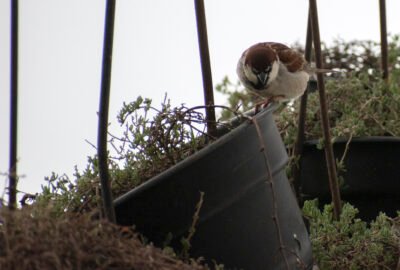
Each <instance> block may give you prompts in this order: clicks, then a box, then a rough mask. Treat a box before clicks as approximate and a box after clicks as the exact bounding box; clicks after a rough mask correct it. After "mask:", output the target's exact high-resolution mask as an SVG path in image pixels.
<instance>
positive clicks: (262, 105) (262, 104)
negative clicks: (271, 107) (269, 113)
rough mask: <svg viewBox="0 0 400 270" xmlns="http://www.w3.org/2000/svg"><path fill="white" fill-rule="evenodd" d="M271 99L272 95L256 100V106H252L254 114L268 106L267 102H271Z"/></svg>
mask: <svg viewBox="0 0 400 270" xmlns="http://www.w3.org/2000/svg"><path fill="white" fill-rule="evenodd" d="M272 99H273V97H267V98H266V99H264V100H263V101H260V102H257V103H256V106H255V108H254V114H257V113H259V112H260V111H261V110H262V109H264V108H266V107H267V106H268V104H269V103H270V102H271V100H272Z"/></svg>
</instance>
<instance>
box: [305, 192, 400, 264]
mask: <svg viewBox="0 0 400 270" xmlns="http://www.w3.org/2000/svg"><path fill="white" fill-rule="evenodd" d="M303 213H304V215H305V217H306V218H307V219H308V220H309V222H310V237H311V242H312V247H313V254H314V258H315V259H316V263H317V264H318V266H319V267H320V269H327V270H328V269H354V270H356V269H366V270H368V269H395V268H396V265H397V262H398V260H399V246H398V245H399V243H400V234H399V229H400V216H398V217H397V218H395V219H392V218H389V217H387V216H386V215H385V214H383V213H381V214H380V215H379V216H378V217H377V218H376V220H375V221H372V222H371V224H369V225H368V224H367V223H366V222H364V221H361V220H360V219H358V218H356V215H357V213H358V210H357V209H356V208H354V207H353V206H351V205H350V204H348V203H346V204H344V205H343V209H342V213H341V215H340V219H339V220H338V221H336V220H334V219H333V207H332V206H331V205H325V207H324V209H323V211H321V210H320V209H319V208H318V201H317V200H313V201H306V202H305V203H304V207H303Z"/></svg>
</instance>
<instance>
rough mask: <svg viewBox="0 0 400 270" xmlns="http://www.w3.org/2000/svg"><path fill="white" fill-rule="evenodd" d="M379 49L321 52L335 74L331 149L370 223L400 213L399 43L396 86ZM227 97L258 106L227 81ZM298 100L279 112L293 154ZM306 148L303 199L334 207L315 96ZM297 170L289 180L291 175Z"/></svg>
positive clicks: (298, 162) (339, 45)
mask: <svg viewBox="0 0 400 270" xmlns="http://www.w3.org/2000/svg"><path fill="white" fill-rule="evenodd" d="M378 52H379V45H378V44H377V43H375V42H372V41H353V42H344V41H342V40H338V41H336V42H335V44H334V45H333V46H332V47H329V48H328V47H326V46H325V48H324V50H323V53H324V59H325V67H326V68H331V69H337V70H339V71H342V72H341V73H334V74H332V75H331V76H329V77H328V78H327V80H326V89H327V98H328V102H329V106H328V107H329V118H330V124H331V133H332V135H333V147H334V153H335V157H336V159H337V168H338V172H339V180H340V184H341V193H342V199H344V200H345V201H349V202H350V203H352V204H354V205H355V206H356V207H357V208H359V211H360V213H359V216H360V217H362V218H364V219H367V220H370V219H372V218H374V217H375V216H377V214H378V213H379V211H384V212H386V213H387V214H389V215H390V216H394V215H395V214H396V211H397V210H398V209H400V199H398V198H399V195H400V182H399V181H398V180H397V179H398V175H399V173H400V171H399V168H400V167H399V166H398V165H397V164H396V156H398V155H399V154H400V139H399V138H398V136H399V134H400V121H399V112H400V87H399V86H400V69H399V68H400V44H399V37H398V36H393V37H392V39H391V42H390V44H389V62H390V67H391V73H390V80H389V81H385V80H383V79H381V74H380V72H379V71H378V70H379V63H380V62H379V57H380V56H379V53H378ZM218 90H219V91H220V92H222V93H225V94H228V95H229V98H230V99H229V100H230V105H231V106H232V107H236V106H237V104H239V103H241V104H244V107H251V106H252V104H253V100H252V99H251V98H249V97H248V95H246V94H243V92H242V89H241V87H240V85H234V84H232V83H230V82H229V80H225V81H224V82H223V83H222V84H221V85H220V86H219V88H218ZM298 106H299V102H297V101H296V102H294V103H293V104H291V105H289V106H286V107H285V106H282V107H281V109H280V110H279V113H277V114H276V116H275V117H276V121H277V125H278V128H279V130H280V132H281V134H282V137H283V138H284V143H285V145H286V147H287V148H288V151H289V152H290V153H292V152H293V148H294V144H295V140H296V134H297V121H298V114H297V112H298ZM305 137H306V142H305V144H304V148H303V149H304V150H303V153H302V155H301V157H294V156H293V154H290V155H291V164H292V166H300V171H301V175H300V179H299V181H298V183H297V184H298V188H299V190H300V192H301V194H300V195H301V197H302V198H303V199H311V198H319V199H320V201H321V203H322V204H324V203H328V202H330V195H329V185H328V176H327V171H326V164H325V157H324V151H323V144H324V143H323V140H322V139H321V138H322V130H321V124H320V114H319V100H318V96H317V94H316V93H309V95H308V105H307V116H306V122H305ZM291 168H292V167H291V166H290V167H289V169H288V173H289V174H288V175H289V176H290V177H291Z"/></svg>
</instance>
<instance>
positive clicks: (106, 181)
mask: <svg viewBox="0 0 400 270" xmlns="http://www.w3.org/2000/svg"><path fill="white" fill-rule="evenodd" d="M114 20H115V0H107V2H106V14H105V26H104V42H103V61H102V74H101V91H100V104H99V123H98V134H97V155H98V159H99V175H100V183H101V194H102V200H103V208H104V214H105V216H106V218H107V219H108V221H110V222H113V223H115V222H116V219H115V210H114V206H113V198H112V193H111V184H110V175H109V171H108V151H107V134H108V130H107V129H108V109H109V103H110V85H111V66H112V50H113V38H114Z"/></svg>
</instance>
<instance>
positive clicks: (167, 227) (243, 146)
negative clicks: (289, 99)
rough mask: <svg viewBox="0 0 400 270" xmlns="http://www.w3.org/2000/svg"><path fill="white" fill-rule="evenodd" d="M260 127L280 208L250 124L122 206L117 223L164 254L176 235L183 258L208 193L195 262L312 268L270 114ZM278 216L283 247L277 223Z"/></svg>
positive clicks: (196, 240)
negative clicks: (184, 241)
mask: <svg viewBox="0 0 400 270" xmlns="http://www.w3.org/2000/svg"><path fill="white" fill-rule="evenodd" d="M256 119H257V121H258V123H259V126H260V128H261V131H262V140H263V141H264V144H265V146H266V149H265V151H266V153H267V155H268V158H269V163H270V168H271V172H272V175H273V177H272V179H273V183H274V192H275V197H276V199H275V202H274V199H273V196H272V191H271V188H270V185H269V183H268V181H267V175H268V173H267V172H268V171H267V167H266V164H265V160H264V156H263V152H262V151H260V140H259V137H258V135H257V132H256V128H255V125H254V124H252V123H250V121H248V120H245V121H244V122H243V123H241V124H239V126H238V127H236V128H234V129H233V130H231V131H230V132H228V133H227V134H225V135H222V136H221V137H220V138H219V139H218V140H217V141H216V142H214V143H212V144H210V145H209V146H207V147H205V148H204V149H202V150H200V151H199V152H197V153H196V154H194V155H192V156H191V157H189V158H187V159H186V160H184V161H182V162H180V163H179V164H177V165H175V166H174V167H172V168H170V169H168V170H166V171H165V172H163V173H161V174H160V175H158V176H156V177H154V178H153V179H151V180H149V181H148V182H146V183H145V184H143V185H142V186H139V187H137V188H135V189H133V190H132V191H130V192H128V193H126V194H125V195H123V196H121V197H120V198H118V199H117V200H116V201H115V208H116V214H117V220H118V223H119V224H123V225H132V224H135V226H136V228H137V230H138V231H140V232H141V233H143V234H144V235H145V236H146V237H147V238H148V239H149V240H150V241H152V242H153V243H154V244H155V245H158V246H162V244H163V242H164V241H165V240H166V238H167V235H168V234H172V236H173V239H172V246H174V247H175V248H177V249H178V250H179V249H181V248H182V246H181V245H180V239H181V238H182V237H186V236H187V235H188V230H189V228H190V226H191V224H192V220H193V215H194V213H195V209H196V204H197V203H198V202H199V199H200V192H204V201H203V205H202V208H201V211H200V218H199V220H198V222H197V225H196V232H195V234H194V236H193V238H192V240H191V249H190V253H191V255H192V256H194V257H199V256H202V257H204V258H205V259H206V260H207V261H209V262H211V260H216V261H217V262H219V263H223V264H224V265H225V266H226V267H227V268H228V269H232V268H234V269H251V270H257V269H286V266H285V262H284V259H283V255H282V252H283V253H284V255H285V256H286V258H287V261H288V263H289V269H296V268H297V267H298V265H299V264H298V262H299V261H300V262H301V263H303V264H304V265H305V268H310V267H311V265H312V254H311V245H310V241H309V238H308V234H307V231H306V228H305V225H304V223H303V219H302V215H301V212H300V209H299V207H298V205H297V201H296V199H295V197H294V195H293V193H292V190H291V187H290V185H289V182H288V180H287V178H286V175H285V166H286V163H287V160H288V158H287V154H286V151H285V147H284V145H283V143H282V140H281V138H280V135H279V133H278V130H277V128H276V126H275V123H274V120H273V116H272V109H271V108H269V109H267V110H265V111H263V112H261V113H259V114H258V115H257V116H256ZM234 122H238V120H237V119H236V121H234ZM221 132H222V133H225V132H226V131H221ZM274 203H275V204H274ZM275 206H276V210H274V207H275ZM275 213H277V216H278V222H279V225H280V233H281V237H282V241H283V243H280V242H279V238H278V231H277V228H276V224H275V222H274V220H273V216H274V214H275ZM299 268H300V269H301V267H299Z"/></svg>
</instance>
